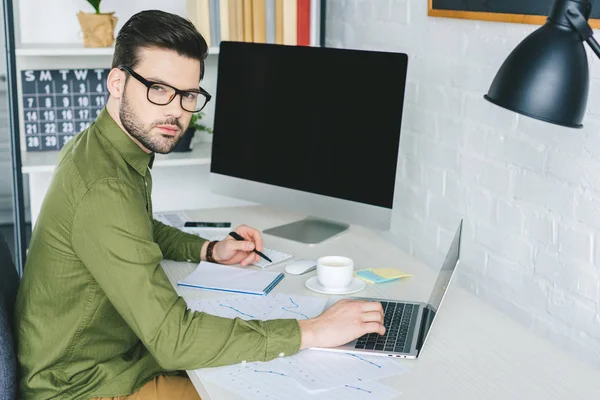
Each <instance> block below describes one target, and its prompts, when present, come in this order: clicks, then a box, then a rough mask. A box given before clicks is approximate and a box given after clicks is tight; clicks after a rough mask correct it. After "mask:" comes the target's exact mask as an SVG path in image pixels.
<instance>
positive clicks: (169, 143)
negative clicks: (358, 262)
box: [15, 11, 384, 400]
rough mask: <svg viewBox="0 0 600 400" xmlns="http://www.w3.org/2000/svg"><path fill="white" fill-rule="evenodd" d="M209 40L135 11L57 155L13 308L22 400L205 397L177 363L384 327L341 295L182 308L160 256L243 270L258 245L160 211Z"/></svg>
mask: <svg viewBox="0 0 600 400" xmlns="http://www.w3.org/2000/svg"><path fill="white" fill-rule="evenodd" d="M207 50H208V49H207V45H206V42H205V41H204V39H203V38H202V36H201V35H200V34H199V33H198V32H197V31H196V29H195V28H194V26H193V25H192V24H191V23H190V22H189V21H187V20H185V19H183V18H181V17H178V16H176V15H173V14H169V13H165V12H161V11H143V12H140V13H138V14H136V15H134V16H133V17H132V18H131V19H130V20H129V21H127V22H126V23H125V25H124V26H123V28H122V29H121V30H120V31H119V34H118V36H117V40H116V45H115V54H114V58H113V64H112V70H111V72H110V74H109V76H108V78H107V86H108V91H109V93H110V96H109V99H108V101H107V105H106V108H105V109H104V110H102V112H101V113H100V115H99V116H98V118H97V119H96V121H95V122H94V123H93V124H92V125H91V126H90V127H89V128H88V129H87V130H85V131H83V132H81V133H80V134H78V135H77V136H76V137H75V138H74V139H73V140H71V141H70V142H69V143H68V144H67V145H66V146H65V147H64V148H63V150H62V151H61V155H60V160H59V163H58V166H57V169H56V171H55V173H54V177H53V180H52V182H51V184H50V187H49V189H48V192H47V194H46V198H45V199H44V203H43V206H42V209H41V212H40V215H39V217H38V220H37V222H36V225H35V229H34V231H33V236H32V239H31V245H30V248H29V255H28V258H27V263H26V266H25V274H24V277H23V281H22V284H21V287H20V290H19V294H18V298H17V305H16V313H15V314H16V316H15V319H16V321H15V326H16V336H17V338H18V339H17V341H18V357H19V365H20V377H21V381H20V389H21V393H20V398H21V399H23V400H28V399H36V400H43V399H90V398H115V399H116V398H118V399H139V400H141V399H170V400H177V399H198V398H199V397H198V394H197V393H196V391H195V390H194V388H193V386H192V385H191V383H190V381H189V379H188V378H187V377H185V375H182V374H181V373H180V371H182V370H189V369H197V368H203V367H213V366H219V365H226V364H234V363H239V362H242V361H244V360H246V361H258V360H263V361H266V360H270V359H273V358H275V357H278V356H284V355H291V354H294V353H295V352H297V351H298V350H300V349H303V348H307V347H329V346H338V345H341V344H343V343H346V342H349V341H351V340H353V339H355V338H357V337H359V336H362V335H363V334H365V333H369V332H378V333H380V334H383V333H384V328H383V326H382V320H383V318H382V309H381V305H380V304H379V303H372V302H356V301H355V302H340V303H338V304H337V305H335V306H333V307H332V308H330V309H328V310H327V311H326V312H325V313H324V314H323V315H321V316H319V317H317V318H314V319H310V320H306V321H300V322H298V321H296V320H293V319H289V320H273V321H243V320H240V319H235V320H233V319H226V318H220V317H216V316H213V315H208V314H204V313H198V312H191V311H189V310H187V308H186V304H185V302H184V300H183V299H182V298H180V297H179V296H178V295H177V293H176V292H175V290H174V289H173V287H172V286H171V284H170V283H169V280H168V279H167V277H166V275H165V274H164V272H163V270H162V268H161V266H160V262H161V260H162V259H163V258H168V259H173V260H179V261H185V260H191V261H193V262H199V261H200V260H208V261H212V262H219V263H223V264H241V265H243V266H246V265H248V264H251V263H253V262H255V261H258V256H257V255H255V253H253V252H252V250H253V249H254V248H256V249H257V250H263V241H262V237H261V235H260V232H258V231H257V230H255V229H253V228H250V227H248V226H244V225H242V226H239V227H237V228H236V229H235V230H236V232H238V233H239V234H240V235H241V236H243V237H244V238H245V239H246V240H245V241H237V240H234V239H233V238H228V239H225V240H222V241H220V242H210V243H209V242H207V241H206V240H204V239H201V238H198V237H197V236H194V235H189V234H186V233H183V232H181V231H179V230H177V229H175V228H172V227H169V226H166V225H163V224H161V223H160V222H158V221H156V220H154V219H153V218H152V201H151V192H152V177H151V174H150V168H151V167H152V161H153V159H154V154H155V153H162V154H164V153H169V152H170V151H171V150H172V149H173V148H174V147H175V145H176V144H177V142H178V141H179V140H180V139H181V136H182V135H183V132H184V131H185V129H186V127H187V126H188V124H189V122H190V119H191V116H192V114H193V113H195V112H199V111H200V110H202V108H203V107H204V106H205V105H206V103H207V102H208V101H209V100H210V95H209V94H208V93H207V92H206V91H205V90H204V89H202V88H201V87H200V86H199V83H200V81H201V80H202V78H203V74H204V59H205V57H206V55H207Z"/></svg>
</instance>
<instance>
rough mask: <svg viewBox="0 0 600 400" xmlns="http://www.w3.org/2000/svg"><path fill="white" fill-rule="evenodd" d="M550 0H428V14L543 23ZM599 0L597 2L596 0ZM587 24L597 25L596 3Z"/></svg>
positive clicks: (599, 15) (599, 14)
mask: <svg viewBox="0 0 600 400" xmlns="http://www.w3.org/2000/svg"><path fill="white" fill-rule="evenodd" d="M553 1H554V0H527V1H524V0H469V1H465V0H428V2H429V6H428V12H427V14H428V15H429V16H431V17H445V18H460V19H472V20H480V21H497V22H512V23H520V24H534V25H543V24H544V23H546V19H547V16H548V13H549V12H550V8H551V7H552V3H553ZM599 3H600V2H599ZM589 24H590V26H591V27H592V28H594V29H598V28H600V4H599V5H597V6H594V7H593V9H592V13H591V15H590V19H589Z"/></svg>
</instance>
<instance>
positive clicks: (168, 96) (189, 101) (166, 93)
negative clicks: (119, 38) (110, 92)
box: [119, 65, 212, 113]
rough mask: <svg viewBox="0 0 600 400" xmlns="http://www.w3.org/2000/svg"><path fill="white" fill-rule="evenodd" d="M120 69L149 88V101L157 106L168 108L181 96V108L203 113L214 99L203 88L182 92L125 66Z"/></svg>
mask: <svg viewBox="0 0 600 400" xmlns="http://www.w3.org/2000/svg"><path fill="white" fill-rule="evenodd" d="M119 69H120V70H121V71H125V72H127V73H128V74H129V75H131V76H133V77H134V78H135V79H137V80H138V81H140V82H141V83H142V84H143V85H144V86H146V87H147V88H148V93H147V95H146V97H147V98H148V101H149V102H150V103H152V104H156V105H157V106H166V105H167V104H169V103H170V102H172V101H173V99H174V98H175V97H177V95H179V98H180V102H181V108H183V109H184V110H185V111H187V112H191V113H197V112H200V111H202V109H203V108H204V106H206V103H208V102H209V101H210V99H211V97H212V96H211V95H210V94H209V93H208V92H207V91H206V90H204V89H202V88H201V87H198V90H180V89H177V88H175V87H173V86H171V85H167V84H166V83H162V82H154V81H149V80H148V79H146V78H144V77H143V76H141V75H140V74H138V73H137V72H134V71H133V70H132V69H131V68H129V67H126V66H124V65H122V66H120V67H119Z"/></svg>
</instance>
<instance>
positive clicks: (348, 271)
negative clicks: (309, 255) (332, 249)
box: [317, 256, 354, 290]
mask: <svg viewBox="0 0 600 400" xmlns="http://www.w3.org/2000/svg"><path fill="white" fill-rule="evenodd" d="M353 275H354V262H353V261H352V259H351V258H348V257H342V256H326V257H321V258H319V259H318V260H317V279H318V280H319V283H320V284H321V286H323V287H324V288H325V289H331V290H341V289H345V288H347V287H348V286H349V285H350V283H351V282H352V277H353Z"/></svg>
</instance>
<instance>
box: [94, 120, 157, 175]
mask: <svg viewBox="0 0 600 400" xmlns="http://www.w3.org/2000/svg"><path fill="white" fill-rule="evenodd" d="M95 124H96V126H97V127H98V129H99V130H100V132H101V133H102V135H103V136H104V137H105V138H106V139H108V141H109V142H110V143H111V144H112V145H113V146H114V148H115V149H116V150H117V152H118V153H119V154H120V155H121V156H122V157H123V159H124V160H125V161H126V162H127V164H129V165H131V167H132V168H133V169H135V170H136V171H137V172H138V173H139V174H140V175H142V176H145V175H146V169H147V168H152V163H153V162H154V153H146V152H145V151H144V150H142V149H141V148H140V146H138V145H137V144H136V143H135V142H134V141H133V140H132V139H131V138H130V137H129V135H128V134H127V133H125V132H124V131H123V129H121V127H120V126H119V125H118V124H117V123H116V122H115V121H114V120H113V118H112V117H111V116H110V114H109V113H108V111H106V108H104V109H103V110H102V111H101V112H100V114H99V115H98V117H97V118H96V122H95Z"/></svg>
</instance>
